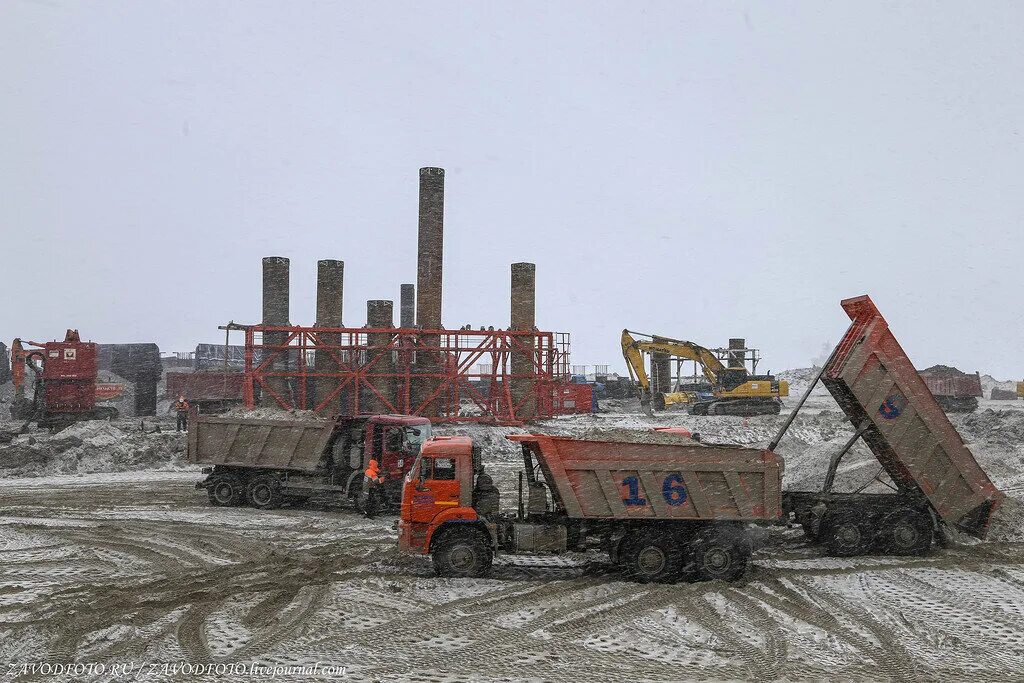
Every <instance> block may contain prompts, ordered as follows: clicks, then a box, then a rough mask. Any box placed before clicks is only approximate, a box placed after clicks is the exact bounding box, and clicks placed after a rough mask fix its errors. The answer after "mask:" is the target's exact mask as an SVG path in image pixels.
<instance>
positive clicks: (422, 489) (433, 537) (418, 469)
mask: <svg viewBox="0 0 1024 683" xmlns="http://www.w3.org/2000/svg"><path fill="white" fill-rule="evenodd" d="M497 511H498V499H497V490H496V489H494V488H493V484H491V483H490V477H488V476H487V475H486V474H484V473H483V470H482V469H481V467H480V457H479V451H478V450H475V449H474V447H473V441H472V440H471V439H470V438H469V437H465V436H436V437H433V438H431V439H429V440H428V441H426V442H425V443H424V444H423V447H422V448H421V449H420V454H419V457H418V458H417V459H416V462H415V463H413V466H412V468H411V469H410V470H409V473H408V474H407V475H406V477H405V481H404V485H403V492H402V507H401V516H400V518H399V522H398V543H399V547H400V548H401V549H402V550H403V551H406V552H413V553H419V554H427V553H432V555H433V559H434V565H435V569H437V570H438V573H439V574H442V575H446V576H478V575H480V574H481V573H483V572H484V571H486V570H487V569H488V568H489V567H490V565H491V560H492V559H493V548H494V545H495V538H496V525H495V523H494V521H492V520H491V519H489V518H490V517H493V516H495V515H496V514H497Z"/></svg>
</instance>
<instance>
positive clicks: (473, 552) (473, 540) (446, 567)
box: [430, 529, 494, 578]
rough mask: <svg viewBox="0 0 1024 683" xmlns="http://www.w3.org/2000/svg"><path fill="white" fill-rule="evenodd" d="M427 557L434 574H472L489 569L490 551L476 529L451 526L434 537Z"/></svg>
mask: <svg viewBox="0 0 1024 683" xmlns="http://www.w3.org/2000/svg"><path fill="white" fill-rule="evenodd" d="M430 559H431V561H432V562H433V564H434V573H436V574H437V575H438V576H448V577H455V578H476V577H480V576H484V575H485V574H487V573H488V572H489V571H490V570H491V563H492V562H493V560H494V552H493V551H492V550H491V545H490V543H488V542H487V540H486V539H485V538H484V535H483V534H482V533H480V532H479V531H477V530H475V529H453V530H451V531H446V532H443V534H442V536H441V537H440V538H438V539H437V540H436V541H434V543H433V549H432V550H431V553H430Z"/></svg>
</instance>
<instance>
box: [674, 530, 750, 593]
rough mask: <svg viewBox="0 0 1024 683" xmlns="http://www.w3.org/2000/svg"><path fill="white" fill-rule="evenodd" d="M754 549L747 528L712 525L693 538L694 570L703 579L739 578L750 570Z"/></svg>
mask: <svg viewBox="0 0 1024 683" xmlns="http://www.w3.org/2000/svg"><path fill="white" fill-rule="evenodd" d="M751 552H752V548H751V544H750V538H749V537H748V536H747V532H746V530H744V529H742V528H738V527H735V526H727V525H720V526H709V527H705V528H704V529H701V530H700V531H698V532H697V533H696V534H695V535H694V537H693V540H692V541H690V548H689V562H688V563H687V569H689V570H691V571H692V572H693V574H694V575H695V576H696V578H698V579H700V580H701V581H714V580H715V579H718V580H721V581H736V580H737V579H739V578H740V577H741V576H743V575H744V574H745V573H746V571H747V563H748V562H749V560H750V554H751Z"/></svg>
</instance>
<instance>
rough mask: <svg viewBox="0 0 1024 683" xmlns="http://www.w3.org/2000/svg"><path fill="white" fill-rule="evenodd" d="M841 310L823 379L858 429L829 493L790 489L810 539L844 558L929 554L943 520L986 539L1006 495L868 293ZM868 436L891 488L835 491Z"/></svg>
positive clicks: (789, 501)
mask: <svg viewBox="0 0 1024 683" xmlns="http://www.w3.org/2000/svg"><path fill="white" fill-rule="evenodd" d="M842 307H843V309H844V310H845V311H846V313H847V315H849V316H850V320H851V321H852V322H851V323H850V327H849V329H847V331H846V334H845V335H843V338H842V339H841V340H840V342H839V344H838V346H836V348H835V350H834V351H833V352H832V355H831V357H830V358H829V360H828V361H827V362H826V363H825V365H824V367H823V368H822V369H821V372H820V374H819V376H818V378H820V379H821V380H822V381H823V382H824V384H825V387H826V388H827V389H828V390H829V393H831V394H832V396H833V398H835V400H836V402H837V403H838V404H839V407H840V408H842V410H843V412H844V413H846V416H847V418H848V419H849V421H850V424H851V425H853V427H854V429H855V431H854V433H853V435H852V436H851V437H850V439H849V441H847V443H846V445H845V446H844V447H843V448H842V449H841V450H840V451H839V452H837V453H836V454H835V455H834V456H833V457H832V459H831V462H830V463H829V468H828V472H827V474H826V476H825V481H824V485H823V487H822V490H821V491H814V492H803V491H792V492H790V491H787V492H786V493H785V494H784V496H783V505H784V507H785V509H786V511H787V513H790V515H791V516H792V517H793V518H794V521H796V522H798V523H799V524H801V525H802V526H803V528H804V530H805V531H806V532H807V534H808V536H810V537H811V538H812V539H814V540H816V541H819V542H821V543H823V544H824V545H826V546H827V547H828V549H829V550H830V551H831V553H832V554H835V555H841V556H845V555H859V554H862V553H865V552H870V551H874V550H881V551H883V552H890V553H896V554H917V553H921V552H924V551H925V550H927V549H928V548H929V547H930V546H931V544H932V541H933V539H934V536H935V534H937V533H939V532H940V531H941V529H942V526H941V525H942V524H946V525H949V526H952V527H955V528H957V529H959V530H961V531H964V532H966V533H968V534H971V535H974V536H977V537H979V538H982V537H984V535H985V532H986V530H987V529H988V524H989V520H990V519H991V517H992V514H993V512H995V510H996V508H997V507H998V506H999V503H1000V501H1001V500H1002V499H1003V494H1002V493H1001V492H1000V491H999V490H997V489H996V487H995V486H994V485H993V484H992V482H991V481H990V480H989V478H988V476H987V475H986V474H985V472H984V470H982V468H981V466H980V465H979V464H978V461H977V460H975V459H974V456H973V455H972V454H971V452H970V450H968V448H967V446H965V445H964V442H963V439H961V438H960V434H959V433H958V432H957V431H956V429H955V428H954V427H953V425H952V424H951V423H950V421H949V418H948V417H946V413H945V411H944V410H943V409H942V406H941V405H940V404H939V403H938V402H937V401H936V399H935V397H934V396H933V395H932V392H931V391H929V389H928V386H927V384H926V383H925V380H924V379H922V378H921V376H920V375H919V374H918V372H917V370H915V369H914V365H913V363H911V362H910V360H909V359H908V358H907V354H906V352H905V351H904V350H903V347H901V346H900V343H899V342H898V341H897V340H896V337H895V336H894V335H893V333H892V331H891V330H890V329H889V324H888V323H887V322H886V320H885V318H883V317H882V314H881V313H879V311H878V309H877V308H876V307H875V304H874V303H873V302H872V301H871V299H870V297H868V296H859V297H855V298H852V299H846V300H844V301H843V302H842ZM816 382H817V379H816V380H815V382H814V383H816ZM814 383H812V384H811V386H810V387H808V389H807V392H806V393H805V394H804V396H803V398H802V399H801V400H800V403H799V404H798V405H797V407H796V408H795V409H794V411H793V413H792V414H791V415H790V416H789V418H788V420H787V421H786V423H785V425H783V427H782V429H781V431H780V432H779V434H778V436H776V437H775V439H774V440H773V442H772V443H771V444H769V446H768V448H769V449H770V450H774V449H775V448H776V447H777V446H778V444H779V441H780V440H781V439H782V436H783V435H784V434H785V432H786V429H787V428H788V427H789V425H790V424H791V423H792V421H793V419H794V418H795V417H796V414H797V413H798V412H799V410H800V407H801V406H802V405H803V403H804V401H806V399H807V396H808V395H810V391H811V389H812V388H813V386H814ZM861 438H862V439H863V440H864V442H865V443H866V444H867V446H868V447H869V448H870V449H871V452H872V453H873V454H874V456H875V458H876V459H877V460H878V462H879V464H880V465H881V467H882V469H884V470H885V472H886V473H887V474H888V475H889V479H891V480H892V482H893V485H894V486H895V491H894V492H893V493H850V492H834V491H833V490H832V486H833V483H834V481H835V476H836V471H837V469H838V466H839V462H840V459H841V458H842V457H843V455H844V454H845V453H846V452H848V451H849V449H850V448H851V447H852V446H853V445H854V443H856V442H857V440H858V439H861Z"/></svg>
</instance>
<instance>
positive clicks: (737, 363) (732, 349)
mask: <svg viewBox="0 0 1024 683" xmlns="http://www.w3.org/2000/svg"><path fill="white" fill-rule="evenodd" d="M746 348H747V340H746V339H730V340H729V367H730V368H742V367H746V364H745V363H744V362H743V360H744V358H745V356H746V354H745V352H744V349H746Z"/></svg>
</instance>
